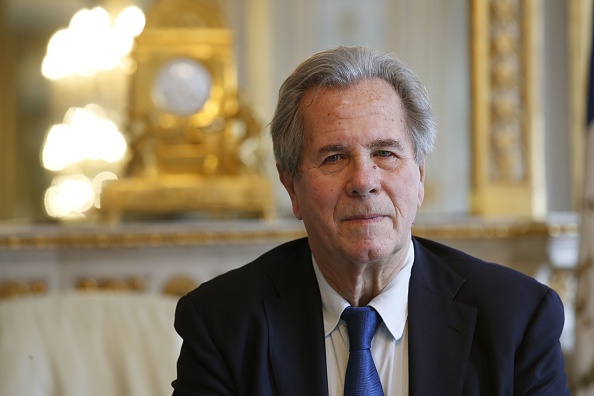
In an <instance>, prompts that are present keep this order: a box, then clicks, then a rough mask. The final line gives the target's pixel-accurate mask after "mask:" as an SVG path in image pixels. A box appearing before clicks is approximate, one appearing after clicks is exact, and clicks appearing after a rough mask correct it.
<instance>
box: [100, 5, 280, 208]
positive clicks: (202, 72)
mask: <svg viewBox="0 0 594 396" xmlns="http://www.w3.org/2000/svg"><path fill="white" fill-rule="evenodd" d="M132 58H133V60H134V62H135V64H136V71H135V72H134V74H133V75H132V77H131V81H130V98H129V112H128V113H129V120H128V121H129V122H128V130H129V133H130V145H131V150H132V154H133V155H132V160H131V161H130V164H129V166H128V174H127V177H125V178H122V179H119V180H117V181H114V182H111V183H110V184H108V185H106V186H105V187H104V189H103V191H102V194H101V207H102V210H103V211H105V212H107V213H110V214H115V215H118V214H121V213H123V212H146V213H180V212H202V213H205V214H209V215H215V216H218V215H224V216H226V217H228V216H229V215H230V214H231V215H240V216H257V217H270V216H272V214H273V211H274V208H273V206H274V204H273V196H272V186H271V183H270V181H269V179H268V178H267V177H266V176H265V172H264V166H263V163H264V148H263V144H262V127H261V125H260V123H259V122H258V121H257V120H256V118H255V117H254V116H253V114H252V111H251V109H250V108H249V106H248V105H247V104H246V103H244V102H243V101H242V100H241V99H240V98H239V95H238V87H237V72H236V65H235V62H234V57H233V38H232V33H231V31H230V30H228V29H227V28H226V27H225V23H224V15H223V11H222V7H221V4H220V2H219V1H216V0H210V1H207V0H161V1H159V2H157V3H156V4H155V5H154V6H153V8H152V9H151V10H149V11H148V12H147V16H146V25H145V29H144V31H143V32H142V33H141V34H140V35H139V36H138V37H137V39H136V42H135V48H134V50H133V52H132Z"/></svg>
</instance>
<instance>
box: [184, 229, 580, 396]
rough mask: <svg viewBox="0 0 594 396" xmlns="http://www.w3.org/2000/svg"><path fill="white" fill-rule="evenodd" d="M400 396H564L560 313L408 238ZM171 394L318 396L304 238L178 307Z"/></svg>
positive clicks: (529, 292) (533, 288) (456, 255)
mask: <svg viewBox="0 0 594 396" xmlns="http://www.w3.org/2000/svg"><path fill="white" fill-rule="evenodd" d="M413 243H414V249H415V262H414V265H413V269H412V274H411V279H410V288H409V302H408V304H409V308H408V334H409V344H408V348H409V350H408V354H409V384H410V395H422V396H428V395H430V396H432V395H440V396H447V395H506V396H508V395H551V396H560V395H568V394H569V391H568V390H567V387H566V383H567V378H566V375H565V371H564V360H563V356H562V354H561V347H560V344H559V337H560V334H561V330H562V328H563V321H564V316H563V306H562V303H561V301H560V299H559V297H558V295H557V294H556V293H555V292H554V291H553V290H552V289H550V288H548V287H547V286H545V285H542V284H540V283H538V282H537V281H535V280H534V279H532V278H530V277H528V276H526V275H523V274H521V273H519V272H517V271H513V270H511V269H509V268H506V267H503V266H500V265H496V264H491V263H486V262H483V261H481V260H479V259H477V258H474V257H471V256H469V255H467V254H464V253H462V252H460V251H457V250H455V249H452V248H449V247H446V246H444V245H441V244H438V243H435V242H432V241H429V240H426V239H421V238H413ZM175 328H176V330H177V331H178V333H179V334H180V335H181V337H182V338H183V346H182V348H181V352H180V356H179V360H178V363H177V372H178V377H177V379H176V380H175V381H173V387H174V395H175V396H189V395H254V396H268V395H282V396H288V395H295V396H303V395H308V396H310V395H327V394H328V390H327V377H326V354H325V346H324V328H323V320H322V302H321V297H320V292H319V288H318V284H317V281H316V277H315V273H314V270H313V266H312V260H311V251H310V249H309V245H308V242H307V239H306V238H304V239H299V240H296V241H292V242H289V243H286V244H283V245H281V246H279V247H277V248H275V249H273V250H271V251H269V252H267V253H265V254H264V255H262V256H261V257H259V258H258V259H256V260H255V261H253V262H252V263H250V264H248V265H246V266H244V267H242V268H239V269H237V270H233V271H230V272H228V273H226V274H224V275H221V276H219V277H217V278H215V279H213V280H211V281H209V282H206V283H204V284H202V285H201V286H200V287H199V288H197V289H196V290H194V291H192V292H190V293H189V294H188V295H186V296H184V297H182V298H181V299H180V301H179V303H178V307H177V311H176V316H175Z"/></svg>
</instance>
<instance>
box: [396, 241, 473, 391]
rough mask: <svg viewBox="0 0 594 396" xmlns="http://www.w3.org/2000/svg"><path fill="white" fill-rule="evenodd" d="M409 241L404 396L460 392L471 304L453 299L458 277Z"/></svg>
mask: <svg viewBox="0 0 594 396" xmlns="http://www.w3.org/2000/svg"><path fill="white" fill-rule="evenodd" d="M414 243H415V263H414V265H413V271H412V275H411V281H410V289H409V299H408V301H409V314H408V321H409V383H410V395H413V396H414V395H432V394H439V395H444V396H447V395H460V394H461V393H462V386H463V380H464V375H465V372H466V367H467V364H468V360H469V357H470V347H471V344H472V338H473V333H474V326H475V320H476V308H474V307H471V306H468V305H465V304H461V303H459V302H457V301H455V300H454V297H455V295H456V293H457V292H458V290H459V289H460V287H461V286H462V284H463V283H464V279H463V278H461V277H460V276H458V275H457V274H456V273H455V272H454V271H452V270H451V269H450V268H449V267H448V266H447V265H446V264H445V263H442V262H440V261H441V259H440V258H439V257H437V256H436V255H433V254H432V253H431V252H430V251H429V250H427V249H426V248H424V247H423V246H421V245H420V244H419V243H418V242H417V241H416V240H415V241H414Z"/></svg>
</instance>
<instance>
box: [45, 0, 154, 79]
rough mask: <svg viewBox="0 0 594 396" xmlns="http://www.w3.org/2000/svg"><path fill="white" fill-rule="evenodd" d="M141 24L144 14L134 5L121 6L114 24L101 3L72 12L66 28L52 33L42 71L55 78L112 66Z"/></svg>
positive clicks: (125, 52) (126, 50)
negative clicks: (90, 8)
mask: <svg viewBox="0 0 594 396" xmlns="http://www.w3.org/2000/svg"><path fill="white" fill-rule="evenodd" d="M144 24H145V17H144V14H143V13H142V11H141V10H140V9H139V8H138V7H134V6H131V7H128V8H126V9H124V10H123V11H122V12H121V13H120V14H119V15H118V16H117V17H116V20H115V23H114V25H113V26H112V22H111V18H110V16H109V14H108V13H107V11H105V9H103V8H102V7H95V8H93V9H92V10H88V9H86V8H85V9H82V10H80V11H78V12H77V13H76V14H74V16H73V17H72V19H71V20H70V25H69V26H68V28H67V29H62V30H59V31H57V32H56V33H54V35H53V36H52V37H51V39H50V41H49V43H48V45H47V53H46V55H45V57H44V59H43V63H42V65H41V73H42V74H43V75H44V76H45V77H46V78H48V79H52V80H55V79H59V78H63V77H66V76H69V75H74V74H79V75H82V76H93V75H95V74H96V73H97V72H98V71H99V70H110V69H113V68H115V67H116V66H118V65H119V64H120V63H122V62H123V60H124V59H126V57H127V56H128V54H129V53H130V51H131V50H132V47H133V45H134V37H135V36H137V35H138V34H140V33H141V32H142V29H143V28H144Z"/></svg>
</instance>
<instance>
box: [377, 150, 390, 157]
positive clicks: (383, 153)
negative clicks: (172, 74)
mask: <svg viewBox="0 0 594 396" xmlns="http://www.w3.org/2000/svg"><path fill="white" fill-rule="evenodd" d="M376 155H377V156H378V157H390V156H391V155H392V152H391V151H388V150H379V151H377V152H376Z"/></svg>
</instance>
